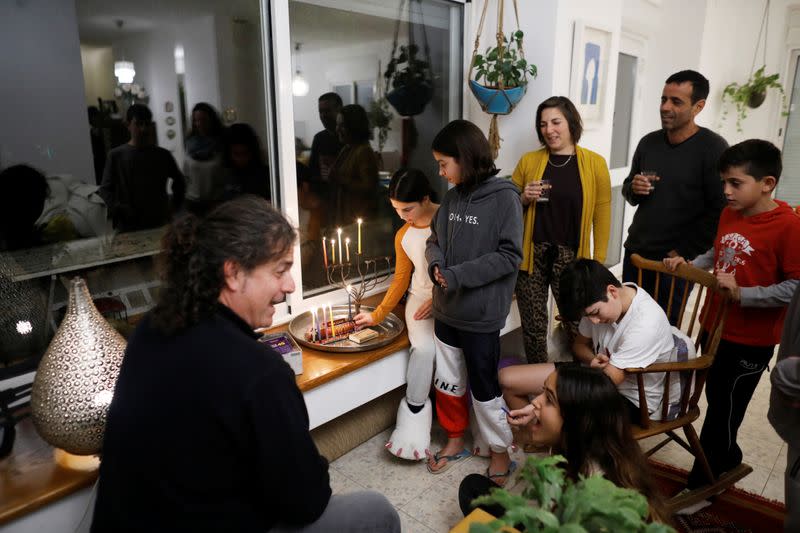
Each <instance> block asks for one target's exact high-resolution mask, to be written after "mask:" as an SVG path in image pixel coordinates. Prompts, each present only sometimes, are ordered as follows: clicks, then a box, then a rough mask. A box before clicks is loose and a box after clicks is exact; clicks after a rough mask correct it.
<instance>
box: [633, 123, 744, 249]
mask: <svg viewBox="0 0 800 533" xmlns="http://www.w3.org/2000/svg"><path fill="white" fill-rule="evenodd" d="M727 147H728V143H727V142H725V139H723V138H722V137H720V136H719V135H717V134H716V133H714V132H712V131H711V130H709V129H707V128H700V130H699V131H698V132H697V133H695V134H694V135H692V136H691V137H689V138H688V139H686V140H685V141H683V142H682V143H680V144H676V145H672V144H670V143H669V142H668V140H667V134H666V132H664V131H663V130H657V131H654V132H652V133H648V134H647V135H645V136H644V137H642V140H641V141H639V146H637V147H636V152H635V153H634V154H633V161H632V162H631V172H630V174H629V175H628V177H627V178H626V179H625V182H624V184H623V186H622V194H623V196H625V199H626V200H628V202H629V203H630V204H631V205H636V206H639V207H638V209H637V210H636V214H635V215H634V216H633V223H632V224H631V227H630V229H629V230H628V239H627V240H626V241H625V248H626V249H627V250H629V251H631V252H635V253H641V254H644V255H646V256H648V255H653V254H656V255H658V254H663V253H666V252H668V251H670V250H673V249H674V250H677V251H678V253H679V254H680V255H682V256H683V257H687V258H691V257H696V256H697V255H700V254H702V253H703V252H705V251H706V250H708V249H709V248H711V246H712V245H713V244H714V236H715V234H716V231H717V222H718V221H719V214H720V212H721V211H722V208H723V207H725V197H724V195H723V192H722V182H721V181H720V176H719V172H718V171H717V162H718V161H719V156H720V155H721V154H722V152H723V151H724V150H725V148H727ZM642 170H655V171H656V172H657V174H658V176H659V177H660V178H661V179H660V180H659V181H657V182H655V184H654V185H655V190H653V191H651V192H650V194H649V195H643V196H640V195H637V194H634V193H633V191H632V189H631V182H632V181H633V176H634V174H639V173H640V172H641V171H642Z"/></svg>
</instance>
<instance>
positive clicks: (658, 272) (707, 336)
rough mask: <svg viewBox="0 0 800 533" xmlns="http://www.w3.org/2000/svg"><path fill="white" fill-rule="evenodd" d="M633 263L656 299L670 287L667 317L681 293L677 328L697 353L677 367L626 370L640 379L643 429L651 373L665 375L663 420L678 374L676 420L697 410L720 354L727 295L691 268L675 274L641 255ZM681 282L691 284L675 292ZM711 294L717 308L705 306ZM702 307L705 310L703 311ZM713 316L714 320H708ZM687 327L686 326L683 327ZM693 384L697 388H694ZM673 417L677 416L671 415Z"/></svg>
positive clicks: (712, 279) (647, 418) (708, 277)
mask: <svg viewBox="0 0 800 533" xmlns="http://www.w3.org/2000/svg"><path fill="white" fill-rule="evenodd" d="M631 262H632V263H633V265H634V266H635V267H636V268H637V269H638V270H639V276H638V285H639V286H640V287H642V288H643V289H644V290H646V291H647V292H649V293H650V294H651V295H652V296H653V299H655V300H658V298H659V294H658V292H659V286H662V287H663V286H666V285H668V286H669V298H668V299H667V300H668V302H669V304H668V306H667V310H666V311H667V316H670V314H671V313H672V305H673V303H672V302H673V295H674V293H675V290H682V291H683V294H680V296H681V298H680V309H679V313H678V322H677V327H678V328H679V329H680V330H681V331H682V332H683V333H684V334H685V335H686V336H687V337H689V338H690V339H691V341H692V342H693V344H694V347H695V350H696V352H697V354H698V357H697V358H696V359H692V360H689V361H686V362H675V363H659V364H653V365H650V366H648V367H647V368H644V369H627V370H628V371H629V372H632V373H634V374H636V375H637V381H638V388H639V405H640V411H641V415H642V416H641V424H640V425H641V426H642V427H648V426H649V424H650V416H649V410H648V406H647V400H646V396H645V389H644V376H645V375H646V374H649V373H655V372H666V375H665V379H664V396H663V400H662V402H661V419H662V420H667V419H669V418H674V417H669V416H668V415H669V414H671V413H670V412H669V411H670V407H671V406H670V402H669V397H670V394H669V393H670V385H671V381H672V379H673V373H676V372H677V373H678V374H679V376H680V380H681V384H682V385H683V386H682V387H681V395H680V402H679V408H678V412H677V414H676V415H675V416H678V417H681V416H684V415H686V413H687V412H688V411H689V410H690V409H693V408H695V407H696V406H697V402H698V401H699V400H700V395H701V394H702V391H703V386H704V384H705V380H706V375H707V374H708V369H709V368H710V367H711V363H713V361H714V356H715V355H716V353H717V348H718V347H719V342H720V339H721V338H722V330H723V328H724V327H725V320H726V318H727V314H728V295H727V294H726V293H725V292H723V291H721V290H720V289H719V288H718V285H717V280H716V278H715V277H714V275H713V274H711V273H709V272H706V271H705V270H700V269H699V268H696V267H693V266H691V265H689V264H683V265H680V266H679V267H678V268H677V269H676V270H675V271H674V272H672V271H670V270H668V269H667V267H666V266H665V265H664V264H663V263H662V262H660V261H652V260H649V259H645V258H643V257H641V256H639V255H638V254H633V255H632V256H631ZM643 271H650V272H653V273H654V278H655V279H654V286H653V287H646V286H642V279H643V276H642V273H643ZM665 276H666V279H667V280H669V281H668V283H665V282H663V281H662V279H664V277H665ZM678 280H685V281H687V282H688V283H682V284H680V285H682V286H683V288H682V289H676V286H677V285H678V283H677V281H678ZM692 285H697V297H696V299H695V300H694V303H693V304H692V306H691V309H690V316H688V322H687V321H686V320H685V318H687V317H686V311H687V309H686V307H687V304H688V303H689V300H690V295H691V291H692ZM709 294H714V295H716V296H715V298H718V300H717V301H718V305H716V306H714V307H713V308H711V307H710V306H707V305H704V304H703V302H704V301H705V300H706V299H707V298H708V295H709ZM701 306H702V307H701ZM709 314H712V315H713V316H706V315H709ZM684 323H685V326H683V327H682V325H683V324H684ZM692 383H694V387H692V386H691V385H692ZM672 414H674V413H672Z"/></svg>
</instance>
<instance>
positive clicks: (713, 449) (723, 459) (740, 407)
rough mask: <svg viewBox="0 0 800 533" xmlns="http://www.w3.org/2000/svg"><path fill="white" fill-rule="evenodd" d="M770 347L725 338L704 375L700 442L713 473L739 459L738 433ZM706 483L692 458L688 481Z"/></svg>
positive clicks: (773, 347)
mask: <svg viewBox="0 0 800 533" xmlns="http://www.w3.org/2000/svg"><path fill="white" fill-rule="evenodd" d="M773 351H775V346H747V345H745V344H739V343H736V342H731V341H726V340H724V339H723V340H721V341H720V343H719V348H718V349H717V355H716V356H715V357H714V363H713V364H712V365H711V369H710V370H709V371H708V378H707V379H706V400H708V408H707V409H706V417H705V420H704V421H703V429H702V430H701V431H700V444H701V445H702V446H703V451H704V452H705V454H706V458H707V459H708V462H709V465H710V466H711V472H712V473H713V474H714V476H719V475H720V474H722V473H724V472H727V471H728V470H730V469H731V468H733V467H735V466H737V465H739V463H741V462H742V449H741V448H739V445H738V444H737V443H736V437H737V433H738V432H739V426H741V425H742V420H744V414H745V412H746V411H747V405H748V404H749V403H750V399H751V398H752V397H753V392H755V390H756V386H757V385H758V381H759V379H761V374H763V373H764V370H766V368H767V365H768V364H769V360H770V359H771V358H772V352H773ZM706 483H707V480H706V477H705V474H704V473H703V467H702V466H701V465H700V462H699V461H695V462H694V466H693V467H692V471H691V472H690V473H689V483H688V485H689V487H691V488H694V487H699V486H702V485H705V484H706Z"/></svg>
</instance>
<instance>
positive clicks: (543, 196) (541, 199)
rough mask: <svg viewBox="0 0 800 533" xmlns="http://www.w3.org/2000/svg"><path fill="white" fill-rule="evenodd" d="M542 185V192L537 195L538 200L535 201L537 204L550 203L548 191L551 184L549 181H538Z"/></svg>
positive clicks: (551, 186)
mask: <svg viewBox="0 0 800 533" xmlns="http://www.w3.org/2000/svg"><path fill="white" fill-rule="evenodd" d="M540 183H541V184H542V192H541V193H540V194H539V198H537V199H536V201H537V202H549V201H550V189H552V188H553V184H552V183H550V180H540Z"/></svg>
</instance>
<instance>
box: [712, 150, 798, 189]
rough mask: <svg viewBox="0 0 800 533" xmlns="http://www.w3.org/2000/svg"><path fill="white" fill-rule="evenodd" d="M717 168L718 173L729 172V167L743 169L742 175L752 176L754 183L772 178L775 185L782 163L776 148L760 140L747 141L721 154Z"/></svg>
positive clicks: (779, 175)
mask: <svg viewBox="0 0 800 533" xmlns="http://www.w3.org/2000/svg"><path fill="white" fill-rule="evenodd" d="M718 167H719V171H720V173H722V172H725V171H727V170H730V168H731V167H743V168H744V173H745V174H747V175H749V176H753V177H754V178H755V179H756V181H761V180H763V179H764V177H765V176H772V177H774V178H775V183H776V184H777V183H778V180H779V179H780V177H781V171H782V170H783V163H782V162H781V151H780V150H779V149H778V147H777V146H775V145H774V144H772V143H771V142H769V141H764V140H761V139H748V140H746V141H742V142H740V143H738V144H734V145H733V146H731V147H729V148H728V149H727V150H725V151H724V152H722V155H721V156H719V164H718Z"/></svg>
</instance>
